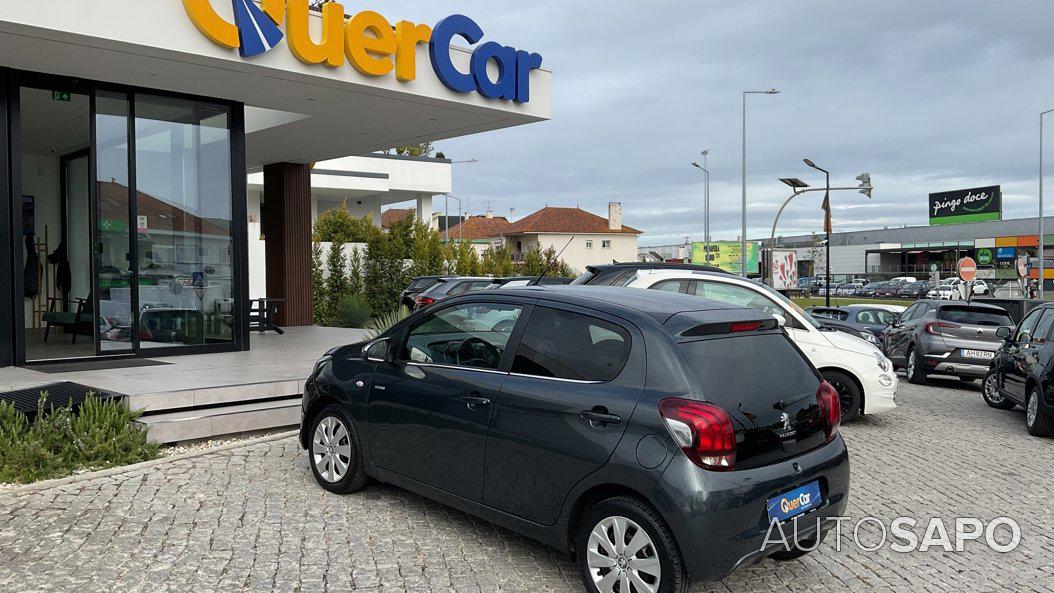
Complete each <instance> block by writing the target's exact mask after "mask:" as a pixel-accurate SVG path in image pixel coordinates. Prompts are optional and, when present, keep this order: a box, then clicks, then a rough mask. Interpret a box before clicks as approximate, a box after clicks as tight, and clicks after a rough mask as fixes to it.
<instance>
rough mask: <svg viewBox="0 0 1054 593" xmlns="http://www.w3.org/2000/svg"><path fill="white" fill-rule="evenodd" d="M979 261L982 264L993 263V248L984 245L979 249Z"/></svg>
mask: <svg viewBox="0 0 1054 593" xmlns="http://www.w3.org/2000/svg"><path fill="white" fill-rule="evenodd" d="M977 263H979V264H981V265H982V266H987V265H988V264H990V263H992V250H991V249H988V248H987V247H982V248H981V249H978V250H977Z"/></svg>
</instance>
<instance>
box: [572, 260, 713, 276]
mask: <svg viewBox="0 0 1054 593" xmlns="http://www.w3.org/2000/svg"><path fill="white" fill-rule="evenodd" d="M631 269H639V270H649V269H651V270H663V269H666V270H703V271H707V272H716V273H720V274H731V272H729V271H728V270H722V269H721V268H718V267H716V266H708V265H704V264H686V263H675V262H622V263H613V264H596V265H589V266H586V270H588V271H590V272H593V273H594V274H596V273H597V272H603V271H605V270H631Z"/></svg>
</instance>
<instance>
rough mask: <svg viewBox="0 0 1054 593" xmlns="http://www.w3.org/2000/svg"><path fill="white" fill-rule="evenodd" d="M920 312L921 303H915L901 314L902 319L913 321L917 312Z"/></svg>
mask: <svg viewBox="0 0 1054 593" xmlns="http://www.w3.org/2000/svg"><path fill="white" fill-rule="evenodd" d="M918 312H919V305H918V304H915V305H912V306H910V307H908V309H907V311H904V313H903V314H902V315H901V316H900V320H901V321H911V320H912V319H914V318H915V314H916V313H918Z"/></svg>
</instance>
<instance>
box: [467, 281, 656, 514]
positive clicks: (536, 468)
mask: <svg viewBox="0 0 1054 593" xmlns="http://www.w3.org/2000/svg"><path fill="white" fill-rule="evenodd" d="M644 370H645V360H644V343H643V337H642V336H641V334H640V331H639V330H638V329H637V328H636V327H635V326H634V325H632V324H630V323H628V322H626V321H625V320H622V319H619V318H617V317H613V316H610V315H606V314H604V313H601V312H598V311H595V310H592V309H585V308H578V307H573V306H570V305H564V304H555V303H548V302H544V301H543V302H539V303H538V305H537V306H535V307H534V309H533V311H532V312H531V314H530V318H529V319H528V320H527V324H526V326H525V327H524V329H523V336H522V339H521V340H520V342H519V344H518V345H517V347H516V352H515V356H514V358H513V362H512V367H511V372H510V374H509V377H508V379H506V381H505V383H504V384H503V385H502V387H501V391H500V393H499V394H498V397H497V399H496V401H495V406H494V415H493V417H492V418H491V423H490V432H489V435H488V437H487V446H486V461H485V478H484V484H483V502H484V504H487V505H488V506H491V507H493V508H496V509H499V510H502V511H505V512H507V513H510V514H512V515H516V516H518V517H522V518H524V519H527V520H530V521H534V522H536V523H541V524H543V525H552V524H553V523H555V522H556V519H557V517H558V515H559V513H560V509H561V507H562V505H563V502H564V499H565V498H566V496H567V494H568V492H569V491H570V490H571V488H572V487H574V485H575V484H576V483H578V482H579V481H580V480H581V479H583V478H584V477H586V476H587V475H589V474H590V473H592V472H593V471H595V470H597V469H599V468H600V467H601V466H602V465H603V464H604V463H605V462H606V461H607V460H608V458H609V457H610V456H611V454H612V452H614V450H615V446H616V445H618V442H619V440H620V439H621V438H622V435H623V433H624V432H625V431H626V426H627V424H628V422H629V419H630V416H631V415H632V413H633V408H634V406H636V403H637V398H638V397H639V396H640V393H641V391H642V390H643V388H644V384H643V382H644Z"/></svg>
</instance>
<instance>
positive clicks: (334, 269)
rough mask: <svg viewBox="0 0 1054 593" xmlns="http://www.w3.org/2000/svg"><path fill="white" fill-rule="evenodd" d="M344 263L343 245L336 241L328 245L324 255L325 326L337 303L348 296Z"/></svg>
mask: <svg viewBox="0 0 1054 593" xmlns="http://www.w3.org/2000/svg"><path fill="white" fill-rule="evenodd" d="M346 263H347V259H346V258H345V257H344V244H343V243H340V242H339V241H338V242H335V243H333V244H332V245H330V247H329V253H328V254H327V255H326V316H325V317H324V320H325V322H326V323H327V324H328V323H329V322H330V321H331V319H332V317H333V311H334V310H335V309H336V308H337V303H339V302H340V299H342V298H344V297H345V296H347V295H348V294H349V290H348V277H347V275H346V273H345V265H346Z"/></svg>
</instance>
